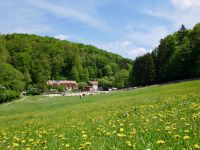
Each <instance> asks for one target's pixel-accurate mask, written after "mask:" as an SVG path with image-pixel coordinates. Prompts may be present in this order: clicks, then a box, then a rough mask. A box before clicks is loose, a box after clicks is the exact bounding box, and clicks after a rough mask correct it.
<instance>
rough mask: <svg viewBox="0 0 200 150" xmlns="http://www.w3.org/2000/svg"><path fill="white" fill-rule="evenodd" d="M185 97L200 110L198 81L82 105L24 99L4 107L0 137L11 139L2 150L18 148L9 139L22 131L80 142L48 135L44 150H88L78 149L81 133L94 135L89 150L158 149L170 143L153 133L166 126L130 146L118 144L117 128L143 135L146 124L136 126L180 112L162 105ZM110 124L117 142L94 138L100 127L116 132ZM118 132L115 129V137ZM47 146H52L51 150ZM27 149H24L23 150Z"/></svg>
mask: <svg viewBox="0 0 200 150" xmlns="http://www.w3.org/2000/svg"><path fill="white" fill-rule="evenodd" d="M182 95H184V96H185V97H186V98H185V99H188V98H189V97H190V96H187V95H192V96H191V97H194V100H188V101H190V102H191V103H192V102H193V101H195V102H196V103H197V104H199V96H200V80H198V81H191V82H184V83H178V84H169V85H161V86H160V85H159V86H154V87H145V88H141V89H136V90H132V91H123V92H115V93H111V94H105V95H98V96H86V97H83V99H79V97H56V98H55V97H51V98H50V97H43V96H34V97H25V99H24V100H22V101H15V102H13V103H11V104H6V105H1V106H0V129H2V131H1V130H0V135H1V134H3V133H4V132H7V134H9V135H7V136H8V139H7V144H3V146H2V148H5V145H6V146H8V145H10V147H12V144H13V143H17V142H18V143H19V144H20V140H18V141H14V140H13V139H11V137H13V136H19V137H21V138H22V137H23V136H22V135H21V134H20V132H21V131H24V130H27V132H33V131H34V130H39V131H40V130H45V131H47V130H48V129H51V130H53V133H55V134H58V135H61V134H64V136H65V137H68V138H70V137H71V138H72V139H73V138H74V139H76V140H77V141H76V142H74V141H72V139H64V140H63V143H62V142H58V140H55V139H52V136H53V135H48V136H46V138H44V139H41V140H44V141H47V143H46V144H44V145H42V146H43V147H44V148H45V147H46V146H47V147H48V148H50V149H58V148H60V147H62V146H65V144H68V143H69V144H70V148H72V147H75V148H78V147H84V146H86V145H80V144H81V143H82V144H84V142H86V141H87V140H86V141H85V140H84V139H82V138H81V134H84V132H83V133H81V131H83V130H84V131H86V132H87V134H88V135H91V137H90V138H88V140H89V141H90V142H92V145H90V146H88V147H91V148H92V149H96V148H97V147H98V148H100V149H101V148H102V149H106V148H108V149H109V148H111V147H112V148H113V149H114V148H120V149H124V148H125V147H126V145H127V144H125V145H123V144H124V143H126V142H127V141H130V142H131V145H132V146H133V147H131V148H134V147H136V148H137V149H144V148H148V147H149V148H159V147H156V146H155V145H156V141H158V140H164V141H166V140H167V139H168V137H167V136H164V137H161V136H158V134H155V131H153V130H154V129H155V130H156V128H161V127H163V128H164V127H165V125H164V123H159V122H158V123H157V124H158V125H157V126H156V127H152V128H149V129H148V130H152V132H150V131H149V134H148V135H149V136H147V135H146V134H145V135H143V134H142V132H141V133H140V132H137V133H138V135H137V136H136V138H135V139H134V141H135V142H134V141H131V139H130V138H131V137H129V138H128V135H127V136H126V137H120V135H119V138H121V140H120V139H118V137H117V136H118V135H117V133H121V132H120V131H119V132H118V131H117V130H119V128H120V126H118V125H119V124H120V123H122V124H125V125H126V124H127V123H129V124H134V123H135V124H136V125H134V129H136V130H141V131H142V130H144V129H145V127H146V125H145V124H143V123H141V122H139V121H138V120H140V119H141V116H142V114H143V115H147V116H145V117H146V120H145V121H146V123H147V122H151V119H152V116H153V115H154V114H157V115H158V114H159V113H161V114H162V113H163V114H165V115H166V114H167V113H166V112H165V110H169V111H171V107H173V108H174V107H175V108H176V107H179V104H178V103H176V102H172V103H173V105H172V104H171V103H170V104H169V103H166V104H164V102H165V101H167V99H168V98H171V97H174V96H179V97H178V98H177V99H184V98H181V97H180V96H182ZM150 105H153V106H152V107H153V109H155V111H153V110H149V106H150ZM159 105H160V107H159ZM143 106H144V108H143ZM154 106H155V108H154ZM165 106H166V108H165ZM188 106H189V104H188ZM158 107H159V108H158ZM141 108H142V109H141ZM137 109H139V114H136V113H135V114H132V111H136V110H137ZM140 109H141V110H140ZM180 109H182V106H180ZM149 113H151V115H149ZM193 113H194V112H193ZM120 114H121V115H122V116H123V114H125V116H126V115H127V114H128V116H129V115H130V117H127V118H126V117H125V118H123V117H122V118H121V117H120ZM184 114H185V115H186V114H189V113H188V112H184ZM131 115H132V116H131ZM190 115H192V112H190ZM137 117H139V118H137ZM183 117H184V116H183ZM189 117H191V116H189V115H188V116H185V118H189ZM147 118H148V119H147ZM164 119H166V118H164ZM164 119H163V120H164ZM171 119H172V120H171V121H170V120H168V121H169V122H173V120H174V121H175V120H176V119H175V118H171ZM97 120H99V121H97ZM148 120H150V121H148ZM166 120H167V119H166ZM109 121H110V124H112V125H113V124H115V126H116V127H115V130H116V135H115V136H116V137H115V136H114V134H115V133H113V134H112V135H113V137H112V135H111V137H109V138H106V137H104V136H102V135H96V132H97V131H96V128H98V126H100V127H101V126H102V128H105V129H104V130H105V132H106V133H107V132H108V131H106V130H111V129H112V128H109V127H108V128H107V129H106V124H107V122H109ZM145 121H144V122H145ZM176 121H177V120H176ZM188 121H191V120H188ZM137 123H138V125H139V124H140V126H137ZM125 125H124V127H123V126H122V127H123V128H124V130H126V133H127V134H128V132H129V130H131V129H133V127H130V128H129V127H127V126H125ZM74 126H75V127H74ZM158 126H159V127H158ZM195 126H198V128H199V124H197V125H196V124H195ZM57 127H58V129H57ZM141 127H143V128H144V129H141ZM60 128H62V129H60ZM74 128H75V129H74ZM182 128H183V127H182ZM192 128H194V126H192ZM115 130H113V129H112V132H113V131H115ZM191 130H192V129H191ZM195 130H196V128H195ZM14 131H16V133H13V132H14ZM79 131H80V132H79ZM99 132H100V131H99ZM102 132H103V131H102ZM163 132H164V131H163ZM102 134H104V133H102ZM162 134H163V133H162ZM177 134H178V132H177ZM196 134H198V136H199V132H198V133H196ZM58 135H57V136H58ZM150 135H151V136H153V135H154V136H153V137H152V139H151V140H150V139H149V137H151V136H150ZM182 136H184V135H182ZM2 137H3V136H0V138H2ZM26 138H27V140H28V139H30V138H31V137H30V135H26ZM34 138H35V139H37V135H35V134H34V136H33V139H34ZM123 138H124V139H123ZM122 139H123V140H122ZM141 139H143V140H144V142H142V143H141ZM118 140H119V141H118ZM147 141H148V142H147ZM49 142H50V144H48V143H49ZM195 142H196V144H198V142H199V141H198V140H197V139H196V138H195V139H194V140H193V142H192V143H190V144H189V145H187V144H184V143H179V144H177V145H175V147H176V148H177V147H179V146H181V145H182V146H183V147H187V146H188V147H191V146H193V145H194V144H195ZM94 143H95V144H94ZM120 143H121V144H120ZM32 144H33V143H32ZM62 144H64V145H62ZM199 144H200V143H199ZM20 145H22V144H20ZM79 145H80V146H79ZM88 145H89V144H88ZM165 145H167V147H173V146H172V145H170V144H168V143H165ZM26 146H28V147H32V145H31V143H30V142H29V145H26ZM26 146H21V147H20V148H22V147H26ZM0 147H1V145H0ZM39 147H40V146H39ZM35 148H37V146H35ZM38 149H40V148H38ZM61 149H62V148H61Z"/></svg>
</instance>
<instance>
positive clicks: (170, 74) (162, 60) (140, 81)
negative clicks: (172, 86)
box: [132, 23, 200, 86]
mask: <svg viewBox="0 0 200 150" xmlns="http://www.w3.org/2000/svg"><path fill="white" fill-rule="evenodd" d="M199 77H200V23H199V24H197V25H195V27H194V28H193V29H186V27H185V26H184V25H182V27H181V28H180V30H179V31H177V32H175V33H173V34H171V35H168V36H166V37H165V38H164V39H161V40H160V44H159V45H158V47H157V48H155V49H154V50H153V52H151V53H148V54H145V55H144V56H141V57H138V58H136V60H135V61H134V67H133V71H132V79H133V84H134V86H138V85H149V84H154V83H161V82H170V81H175V80H182V79H190V78H199Z"/></svg>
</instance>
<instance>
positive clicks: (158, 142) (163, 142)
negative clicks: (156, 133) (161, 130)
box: [157, 140, 165, 145]
mask: <svg viewBox="0 0 200 150" xmlns="http://www.w3.org/2000/svg"><path fill="white" fill-rule="evenodd" d="M157 144H160V145H161V144H165V141H163V140H158V141H157Z"/></svg>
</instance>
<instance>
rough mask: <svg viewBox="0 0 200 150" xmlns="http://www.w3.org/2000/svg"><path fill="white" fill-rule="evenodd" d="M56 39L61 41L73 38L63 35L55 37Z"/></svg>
mask: <svg viewBox="0 0 200 150" xmlns="http://www.w3.org/2000/svg"><path fill="white" fill-rule="evenodd" d="M54 37H55V38H56V39H60V40H69V39H70V38H71V36H69V35H63V34H59V35H55V36H54Z"/></svg>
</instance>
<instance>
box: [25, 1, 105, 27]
mask: <svg viewBox="0 0 200 150" xmlns="http://www.w3.org/2000/svg"><path fill="white" fill-rule="evenodd" d="M24 2H26V3H28V4H31V5H32V6H34V7H37V8H39V9H42V10H45V11H47V12H49V13H52V14H53V15H56V16H57V17H62V18H66V19H71V20H77V21H80V22H83V23H85V24H88V25H90V26H91V27H94V28H100V27H101V28H106V26H104V24H103V23H102V21H100V20H98V19H97V18H96V17H93V16H92V15H91V14H89V13H87V12H84V11H82V9H74V8H72V7H69V6H68V5H66V4H64V3H63V4H53V3H50V2H49V1H45V0H43V1H41V0H32V1H25V0H24Z"/></svg>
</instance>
